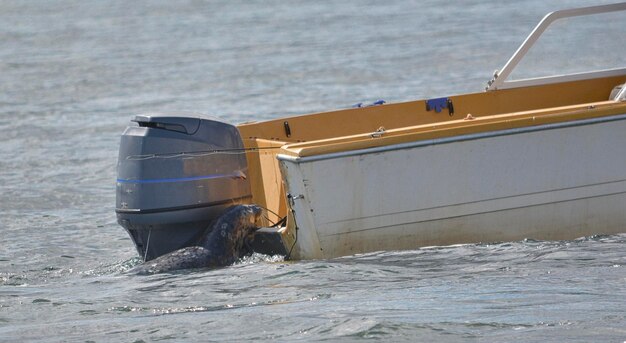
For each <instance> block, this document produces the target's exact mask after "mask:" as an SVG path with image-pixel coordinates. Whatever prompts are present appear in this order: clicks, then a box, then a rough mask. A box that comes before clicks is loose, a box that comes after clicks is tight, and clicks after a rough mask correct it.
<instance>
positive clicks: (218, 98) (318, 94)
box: [0, 0, 626, 342]
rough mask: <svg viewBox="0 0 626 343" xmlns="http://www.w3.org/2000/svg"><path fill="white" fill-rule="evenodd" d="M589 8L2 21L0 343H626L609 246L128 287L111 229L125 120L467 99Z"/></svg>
mask: <svg viewBox="0 0 626 343" xmlns="http://www.w3.org/2000/svg"><path fill="white" fill-rule="evenodd" d="M598 3H602V2H601V1H582V0H580V1H573V0H572V1H559V2H558V3H557V2H548V3H546V2H544V1H534V0H533V1H525V2H517V1H464V2H458V3H455V2H450V3H442V2H438V1H386V2H382V1H359V0H348V1H315V2H312V1H292V2H283V1H220V2H218V1H210V2H209V1H206V2H205V1H181V2H176V3H174V2H169V1H135V2H127V1H111V2H101V1H55V2H49V1H1V2H0V42H2V44H0V218H1V221H0V234H1V236H0V341H19V340H27V341H50V342H56V341H130V342H133V341H137V342H141V341H146V342H147V341H156V340H173V341H190V340H196V341H227V340H231V341H240V340H244V339H260V340H266V341H274V340H279V341H294V340H331V341H335V340H362V339H370V338H374V339H376V338H378V339H384V340H393V341H464V340H466V341H476V340H481V341H498V342H502V341H546V340H549V341H580V342H589V341H611V342H623V341H626V329H625V328H626V235H615V236H594V237H587V238H581V239H578V240H574V241H564V242H537V241H522V242H513V243H498V244H477V245H463V246H452V247H441V248H429V249H419V250H414V251H405V252H381V253H372V254H366V255H359V256H351V257H344V258H338V259H333V260H323V261H296V262H285V261H283V260H282V258H280V257H269V256H258V255H255V256H253V257H251V258H248V259H245V260H243V261H241V262H239V263H237V264H236V265H234V266H232V267H228V268H223V269H218V270H209V271H199V272H198V271H195V272H181V273H177V274H162V275H152V276H137V275H133V274H129V273H126V271H127V270H128V269H129V268H131V267H132V266H134V265H135V264H137V263H138V261H139V259H138V258H137V257H136V252H135V250H134V247H133V245H132V243H131V241H130V239H129V238H128V237H127V235H126V233H125V232H124V231H123V229H122V228H121V227H119V226H118V225H117V224H116V222H115V214H114V198H115V183H114V180H115V165H116V159H117V148H118V143H119V136H120V134H121V133H122V131H123V130H124V127H125V126H126V125H127V123H128V120H129V119H130V118H131V116H132V115H134V114H136V113H139V112H148V111H155V110H186V111H200V112H205V113H209V114H212V115H214V116H217V117H219V118H221V119H222V120H225V121H228V122H232V123H239V122H243V121H250V120H262V119H269V118H275V117H278V116H288V115H294V114H300V113H306V112H313V111H323V110H330V109H335V108H344V107H350V106H351V105H353V104H355V103H358V102H371V101H376V100H378V99H385V100H387V101H390V102H398V101H406V100H412V99H417V98H425V97H431V96H445V95H448V94H454V93H461V92H478V91H481V90H482V89H483V87H484V85H485V83H486V81H487V80H488V79H489V77H490V76H491V73H492V72H493V70H494V69H496V68H498V67H500V66H502V65H503V64H504V62H506V60H507V59H508V57H509V56H510V54H511V53H512V52H513V51H514V50H515V49H516V47H517V46H518V45H519V44H520V43H521V41H522V40H523V38H524V37H525V36H526V35H527V34H528V33H529V32H530V30H531V28H532V26H533V25H534V24H535V23H536V22H537V21H538V20H539V19H540V18H541V17H542V16H543V14H545V13H547V12H549V11H552V10H555V9H557V8H561V7H576V6H580V5H591V4H598ZM609 24H610V23H609ZM622 56H623V55H622Z"/></svg>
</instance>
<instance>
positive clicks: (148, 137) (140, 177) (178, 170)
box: [115, 113, 252, 260]
mask: <svg viewBox="0 0 626 343" xmlns="http://www.w3.org/2000/svg"><path fill="white" fill-rule="evenodd" d="M132 121H133V122H135V123H137V125H131V126H128V127H127V128H126V130H125V131H124V133H123V134H122V138H121V142H120V150H119V158H118V164H117V183H116V185H117V186H116V210H115V211H116V214H117V221H118V223H119V224H120V225H121V226H123V227H124V228H125V229H126V230H127V231H128V233H129V235H130V236H131V239H132V240H133V243H134V244H135V246H136V248H137V251H138V253H139V254H140V256H141V257H142V258H144V260H151V259H154V258H156V257H158V256H161V255H163V254H166V253H168V252H171V251H173V250H177V249H180V248H183V247H186V246H190V245H194V244H196V243H197V242H198V241H199V239H200V238H202V237H203V236H204V235H205V234H207V230H208V228H209V227H210V224H211V222H212V221H213V220H215V219H216V218H217V217H219V215H220V214H222V213H223V212H224V211H225V210H226V209H227V208H228V207H230V206H232V205H235V204H239V203H250V202H251V199H252V196H251V192H250V183H249V181H248V179H247V177H246V175H247V162H246V157H245V150H244V146H243V141H242V140H241V136H240V135H239V131H238V130H237V128H236V127H235V126H233V125H230V124H227V123H223V122H220V121H218V120H215V119H213V118H210V117H207V116H204V115H201V114H191V115H189V114H185V115H177V114H169V113H152V114H143V115H137V116H135V118H134V119H133V120H132Z"/></svg>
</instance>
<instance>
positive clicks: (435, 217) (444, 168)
mask: <svg viewBox="0 0 626 343" xmlns="http://www.w3.org/2000/svg"><path fill="white" fill-rule="evenodd" d="M373 139H375V138H373ZM625 147H626V115H619V116H612V117H609V118H600V119H591V120H586V121H577V122H567V123H560V124H553V125H543V126H535V127H527V128H523V129H513V130H507V131H499V132H490V133H484V134H476V135H468V136H460V137H453V138H446V139H439V140H432V141H421V142H414V143H408V144H401V145H395V146H387V147H382V148H374V149H367V150H361V151H352V152H344V153H336V154H329V155H321V156H313V157H303V158H294V157H289V156H283V155H279V160H280V164H281V169H282V174H283V177H284V179H285V184H286V187H287V192H288V193H289V194H290V195H291V196H292V199H293V200H292V201H291V202H292V208H293V210H294V213H295V219H296V223H297V226H298V231H297V240H296V242H295V244H294V249H293V252H292V256H293V257H294V258H301V259H310V258H332V257H336V256H343V255H350V254H356V253H363V252H371V251H379V250H402V249H414V248H418V247H423V246H433V245H450V244H460V243H474V242H499V241H515V240H521V239H525V238H531V239H540V240H563V239H574V238H577V237H581V236H586V235H592V234H611V233H619V232H623V231H624V228H625V227H626V156H625V153H624V149H625Z"/></svg>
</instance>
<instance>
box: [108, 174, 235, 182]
mask: <svg viewBox="0 0 626 343" xmlns="http://www.w3.org/2000/svg"><path fill="white" fill-rule="evenodd" d="M225 177H234V178H239V177H241V175H238V174H213V175H203V176H194V177H180V178H175V179H148V180H128V179H117V182H119V183H165V182H184V181H197V180H210V179H219V178H225Z"/></svg>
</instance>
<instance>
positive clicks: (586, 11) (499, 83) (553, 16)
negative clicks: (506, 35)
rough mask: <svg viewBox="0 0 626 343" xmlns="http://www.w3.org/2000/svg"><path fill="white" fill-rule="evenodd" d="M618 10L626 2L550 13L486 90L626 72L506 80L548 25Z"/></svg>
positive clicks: (615, 71)
mask: <svg viewBox="0 0 626 343" xmlns="http://www.w3.org/2000/svg"><path fill="white" fill-rule="evenodd" d="M618 11H626V2H622V3H617V4H611V5H600V6H591V7H582V8H574V9H567V10H560V11H555V12H552V13H548V14H547V15H546V16H545V17H543V19H542V20H541V21H540V22H539V24H537V26H536V27H535V29H534V30H533V31H532V32H531V33H530V35H528V37H526V40H524V42H523V43H522V45H520V47H519V48H518V49H517V51H515V53H514V54H513V56H511V58H510V59H509V61H508V62H506V64H505V65H504V67H502V70H500V71H499V72H498V71H496V72H495V73H494V75H493V78H492V79H491V80H490V81H489V82H488V83H487V87H486V88H485V90H487V91H490V90H496V89H506V88H515V87H526V86H535V85H541V84H548V83H555V82H565V81H576V80H582V79H587V78H595V77H606V76H616V75H623V74H626V68H616V69H606V70H598V71H592V72H583V73H575V74H566V75H556V76H548V77H539V78H532V79H524V80H511V81H507V80H506V79H507V78H508V77H509V75H511V72H512V71H513V69H515V67H516V66H517V65H518V64H519V62H520V61H521V60H522V58H524V56H525V55H526V53H527V52H528V50H530V48H531V47H532V46H533V45H534V44H535V42H536V41H537V40H538V39H539V37H540V36H541V34H543V32H544V31H545V30H546V29H547V28H548V26H550V25H551V24H552V23H554V22H555V21H556V20H559V19H563V18H571V17H579V16H586V15H592V14H600V13H608V12H618Z"/></svg>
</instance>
